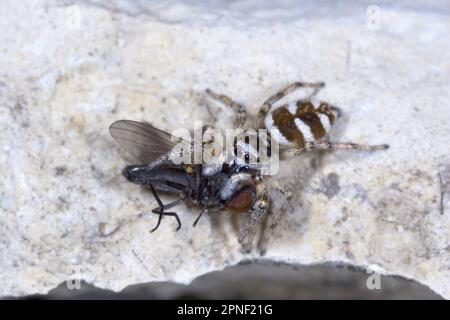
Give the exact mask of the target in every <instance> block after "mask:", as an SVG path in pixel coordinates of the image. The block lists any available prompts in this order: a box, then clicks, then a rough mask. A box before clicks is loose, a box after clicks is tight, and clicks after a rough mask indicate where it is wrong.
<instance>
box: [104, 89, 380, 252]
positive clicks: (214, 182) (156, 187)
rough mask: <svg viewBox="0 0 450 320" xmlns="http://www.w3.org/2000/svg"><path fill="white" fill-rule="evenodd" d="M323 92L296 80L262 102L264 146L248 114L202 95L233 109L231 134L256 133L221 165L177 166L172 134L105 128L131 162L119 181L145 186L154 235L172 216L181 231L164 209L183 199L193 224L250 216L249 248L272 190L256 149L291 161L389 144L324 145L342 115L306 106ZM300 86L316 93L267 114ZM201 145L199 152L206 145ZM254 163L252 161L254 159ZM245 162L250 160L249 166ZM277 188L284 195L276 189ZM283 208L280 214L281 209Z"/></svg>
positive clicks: (130, 124)
mask: <svg viewBox="0 0 450 320" xmlns="http://www.w3.org/2000/svg"><path fill="white" fill-rule="evenodd" d="M323 86H324V84H323V83H303V82H296V83H293V84H291V85H289V86H287V87H285V88H284V89H283V90H281V91H279V92H277V93H276V94H274V95H272V96H270V97H269V98H268V99H267V100H266V101H265V102H264V103H263V104H262V106H261V107H260V109H259V114H258V122H257V128H258V129H267V136H266V137H265V138H264V139H263V140H262V141H264V142H267V143H261V139H260V138H261V137H260V136H259V135H260V134H259V131H254V130H253V131H251V129H250V128H247V127H246V126H245V124H246V118H247V114H246V112H245V110H244V108H243V107H242V106H241V105H240V104H238V103H236V102H234V101H233V100H231V99H230V98H229V97H227V96H225V95H219V94H216V93H214V92H212V91H211V90H207V91H206V92H207V93H208V94H209V95H210V96H211V97H212V98H214V99H216V100H218V101H220V102H222V103H223V104H224V105H226V106H228V107H230V108H231V109H232V110H234V111H235V113H236V116H235V121H234V128H235V129H243V133H242V135H244V136H249V135H251V134H250V132H256V133H252V134H253V135H256V136H257V137H256V138H257V139H251V140H252V143H250V142H249V139H245V140H238V139H237V140H235V141H238V142H235V144H234V150H233V151H234V153H233V155H234V157H232V159H231V161H227V162H224V163H222V164H219V165H217V164H206V163H205V162H200V163H198V164H195V162H194V164H183V163H175V162H174V161H173V158H172V156H173V153H174V151H173V150H174V148H175V146H176V145H177V144H180V143H181V144H183V143H184V142H183V140H182V139H181V138H180V139H172V136H171V134H169V133H167V132H164V131H162V130H159V129H157V128H155V127H153V126H152V125H150V124H148V123H141V122H135V121H131V120H120V121H117V122H114V123H113V124H112V125H111V126H110V132H111V135H112V136H113V137H114V139H115V140H116V141H117V142H118V144H119V145H120V147H122V149H123V150H125V151H126V154H127V160H128V161H130V163H131V164H132V165H129V166H127V167H125V168H124V169H123V171H122V174H123V176H124V177H125V178H126V179H127V180H128V181H131V182H133V183H136V184H139V185H141V186H144V187H148V188H149V189H150V190H151V192H152V193H153V196H154V198H155V200H156V201H157V203H158V207H157V208H155V209H153V210H152V212H153V213H155V214H158V215H159V217H158V222H157V224H156V226H155V227H154V228H153V229H152V232H153V231H155V230H156V229H157V228H158V227H159V225H160V223H161V219H162V217H163V216H172V217H174V218H175V219H176V220H177V222H178V228H177V230H178V229H180V227H181V222H180V219H179V217H178V215H177V214H176V213H175V212H174V211H170V209H171V208H173V207H174V206H176V205H178V204H180V203H182V202H184V201H187V202H189V203H192V204H195V205H199V206H201V211H200V214H199V215H198V217H197V218H196V220H195V222H194V226H195V225H196V224H197V222H198V221H199V219H200V217H201V216H202V215H203V214H204V213H205V212H207V211H208V210H210V209H213V208H214V209H224V210H230V211H238V212H248V221H247V222H246V224H245V225H244V226H243V227H242V228H241V230H240V234H239V242H240V243H241V244H242V246H243V248H244V250H249V249H250V248H251V245H252V242H253V239H254V236H255V234H256V232H257V227H258V226H259V224H260V222H261V221H262V220H263V218H264V217H265V216H266V213H267V211H268V206H269V189H270V188H271V187H274V186H272V185H271V184H270V183H269V181H270V175H268V174H267V173H264V170H262V169H263V166H264V165H263V164H262V163H261V162H260V161H259V158H258V156H257V155H259V154H260V149H261V147H263V148H267V149H270V148H271V147H272V146H273V145H275V144H276V145H279V147H280V151H281V152H285V151H288V152H290V153H291V154H292V153H293V154H296V155H298V154H301V153H303V152H306V151H310V150H331V149H355V150H368V151H373V150H382V149H387V148H388V146H387V145H378V146H367V145H359V144H355V143H332V142H328V141H322V138H324V137H325V136H326V135H327V133H328V132H329V130H330V128H331V125H332V124H333V123H334V122H335V120H336V119H337V118H338V117H339V115H340V111H339V109H338V108H336V107H334V106H331V105H330V104H328V103H325V102H318V103H313V102H312V97H313V96H314V95H315V94H316V93H317V92H318V91H319V89H320V88H322V87H323ZM301 87H303V88H313V89H314V92H313V93H312V94H311V95H309V96H308V97H307V98H304V99H301V100H298V101H296V102H294V103H290V104H285V105H282V106H279V107H277V108H274V109H272V107H273V105H274V104H275V103H276V102H277V101H279V100H280V99H282V98H283V97H284V96H286V95H287V94H289V93H290V92H292V91H293V90H295V89H297V88H301ZM266 138H267V139H266ZM254 141H257V142H256V143H254ZM192 147H193V144H192V143H191V142H188V141H186V144H185V147H184V150H185V151H186V150H190V149H192ZM201 147H202V148H204V145H202V146H201ZM239 152H241V154H242V153H243V154H244V157H243V158H240V157H237V156H236V155H237V154H238V153H239ZM269 156H270V154H269ZM255 157H256V158H258V159H256V160H255V159H254V158H255ZM250 158H253V160H255V161H250ZM278 189H279V190H280V191H281V192H282V193H283V188H282V187H281V188H278ZM158 192H168V193H175V194H178V195H180V198H179V199H177V200H175V201H173V202H170V203H168V204H163V203H162V202H161V200H160V198H159V197H158ZM283 210H285V209H281V210H280V211H283ZM279 213H281V212H279ZM274 220H275V219H274ZM273 227H274V226H271V229H272V228H273ZM263 245H264V243H263Z"/></svg>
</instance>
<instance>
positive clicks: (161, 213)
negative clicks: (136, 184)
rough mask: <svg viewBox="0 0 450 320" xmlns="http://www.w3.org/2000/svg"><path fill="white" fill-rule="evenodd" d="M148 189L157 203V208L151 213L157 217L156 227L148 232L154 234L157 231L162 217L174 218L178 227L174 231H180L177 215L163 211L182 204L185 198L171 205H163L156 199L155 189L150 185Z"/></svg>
mask: <svg viewBox="0 0 450 320" xmlns="http://www.w3.org/2000/svg"><path fill="white" fill-rule="evenodd" d="M150 188H151V190H152V193H153V197H155V200H156V202H157V203H158V207H157V208H155V209H153V210H152V212H153V213H156V214H158V215H159V217H158V223H157V224H156V226H155V227H154V228H153V229H152V230H151V231H150V232H155V231H156V230H157V229H158V227H159V225H160V224H161V220H162V217H163V216H171V217H175V219H176V220H177V222H178V227H177V229H176V230H177V231H178V230H180V228H181V221H180V217H178V215H177V213H176V212H166V211H164V210H166V209H169V208H172V207H174V206H176V205H178V204H180V203H181V202H183V201H184V200H185V199H186V196H184V197H183V198H182V199H178V200H175V201H173V202H171V203H168V204H166V205H164V204H163V203H162V201H161V199H159V197H158V195H157V193H156V191H155V189H154V188H153V186H152V185H150Z"/></svg>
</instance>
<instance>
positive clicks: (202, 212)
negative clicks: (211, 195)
mask: <svg viewBox="0 0 450 320" xmlns="http://www.w3.org/2000/svg"><path fill="white" fill-rule="evenodd" d="M204 213H208V208H206V207H205V208H203V209H202V211H201V212H200V214H199V215H198V216H197V218H195V221H194V223H193V224H192V226H193V227H195V226H196V225H197V222H198V220H200V218H201V217H202V215H203V214H204Z"/></svg>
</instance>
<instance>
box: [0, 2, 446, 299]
mask: <svg viewBox="0 0 450 320" xmlns="http://www.w3.org/2000/svg"><path fill="white" fill-rule="evenodd" d="M420 2H421V3H420ZM420 2H415V4H414V5H412V4H409V2H407V1H400V2H399V1H396V2H395V4H391V3H390V2H382V3H381V4H379V7H378V8H379V10H380V12H379V14H380V17H381V20H379V21H378V20H377V19H375V20H372V17H373V16H372V15H371V14H372V13H371V12H372V11H373V10H375V13H376V8H375V9H374V8H371V10H372V11H371V10H369V16H368V15H367V12H366V10H367V7H368V6H369V5H370V4H371V3H370V2H366V3H364V2H360V1H358V2H354V3H352V2H345V3H340V4H339V5H338V6H337V7H335V6H333V5H332V3H333V2H332V1H330V2H328V1H323V2H320V3H321V5H320V6H318V5H317V2H316V1H311V2H305V3H304V4H303V5H301V6H300V5H296V6H295V8H294V7H293V6H294V4H293V3H294V1H292V3H291V1H282V2H280V3H279V4H278V5H277V4H276V3H275V2H270V4H269V2H267V3H266V4H262V5H260V7H258V8H257V7H256V3H259V1H256V0H255V1H247V2H230V3H228V2H227V3H225V2H224V3H217V2H211V3H209V4H202V5H199V4H194V2H192V3H190V2H183V4H181V3H177V2H170V1H169V2H165V4H161V3H159V2H152V3H147V2H143V1H47V2H41V1H33V2H27V3H24V2H21V1H13V0H8V1H6V0H5V1H2V3H1V4H0V12H1V17H2V19H0V30H2V32H1V33H0V43H1V47H2V49H1V50H0V119H1V122H0V123H1V131H2V135H1V138H0V139H1V146H2V152H1V153H0V170H1V171H0V172H1V175H2V186H1V188H0V228H1V232H0V253H1V255H0V270H1V271H0V295H16V296H17V295H24V294H33V293H45V292H47V291H48V290H50V289H52V288H53V287H55V286H56V285H58V284H59V283H60V282H61V281H63V280H65V279H68V278H71V277H81V278H82V279H84V280H86V281H87V282H89V283H93V284H95V285H96V286H98V287H102V288H109V289H113V290H120V289H122V288H124V287H125V286H127V285H130V284H135V283H142V282H149V281H167V280H171V281H176V282H182V283H187V282H189V281H191V280H192V279H194V278H195V277H197V276H199V275H202V274H204V273H206V272H209V271H212V270H218V269H222V268H224V267H225V266H228V265H232V264H235V263H237V262H239V261H241V260H242V259H251V258H253V257H257V256H258V255H257V253H252V254H249V255H244V254H242V253H241V252H240V251H239V245H238V243H237V234H236V233H237V228H236V223H235V222H236V221H235V220H236V219H234V218H235V217H232V216H229V215H226V214H220V215H212V216H211V217H207V218H203V219H202V220H201V221H200V223H199V225H198V226H197V227H196V228H195V229H193V228H192V227H191V224H192V222H193V220H194V219H195V216H196V214H197V210H196V209H195V208H187V207H183V206H182V207H180V208H179V209H178V212H179V213H180V216H181V219H182V221H183V222H184V224H183V227H182V229H181V230H180V231H179V232H175V231H174V229H175V227H176V225H175V222H174V221H172V220H171V219H165V220H164V221H163V224H162V226H161V228H160V229H159V230H158V232H155V233H152V234H150V233H149V230H150V228H151V227H152V226H153V225H154V224H155V223H156V219H157V217H156V216H155V215H151V214H142V213H143V212H149V211H150V209H151V208H153V207H154V206H155V202H154V200H153V199H152V197H151V195H149V194H148V193H147V192H145V191H142V190H139V189H138V188H137V187H135V186H133V185H130V184H129V183H125V182H124V181H123V180H122V179H121V178H120V170H121V168H122V166H123V165H124V162H123V160H122V159H121V158H120V156H119V155H118V153H117V152H116V148H115V145H114V143H113V141H112V139H111V137H110V136H109V133H108V130H107V128H108V126H109V124H110V123H111V122H113V121H115V120H118V119H122V118H128V119H136V120H146V121H149V122H152V123H154V124H156V125H158V126H159V127H160V128H162V129H167V130H170V129H171V128H173V127H176V128H178V127H186V128H191V127H192V121H193V119H198V120H203V121H204V122H208V121H211V114H210V113H208V112H207V111H206V110H207V108H206V106H207V105H209V107H210V109H212V110H213V112H212V113H213V114H214V113H215V114H218V112H217V110H220V107H219V106H217V105H215V104H212V103H211V101H210V100H207V99H205V95H204V89H205V88H207V87H209V88H212V89H214V90H216V91H219V92H224V93H227V94H229V95H230V96H233V97H235V98H236V99H238V100H239V101H240V102H242V103H243V104H245V105H246V106H247V108H248V110H249V112H250V113H251V114H252V115H255V114H256V112H257V108H258V105H259V104H260V103H261V102H262V101H263V100H264V99H265V98H266V97H267V96H268V95H269V94H272V93H273V92H275V91H276V90H277V89H279V88H281V87H282V86H284V85H286V84H287V83H289V82H291V81H296V80H303V81H325V82H326V83H327V87H326V88H325V89H324V90H323V92H321V93H320V98H321V99H323V100H327V101H330V102H333V103H334V104H336V105H339V106H340V107H341V108H342V109H343V111H344V113H345V116H344V118H343V119H342V120H341V121H340V122H339V123H338V124H337V125H336V127H335V129H334V135H333V140H341V141H344V140H348V141H355V142H361V143H373V144H377V143H386V142H387V143H389V144H390V145H391V148H390V150H389V151H387V152H378V153H374V154H367V153H348V152H347V153H345V152H339V153H334V154H327V155H324V154H321V155H318V154H315V155H307V156H303V157H301V158H296V159H290V160H288V161H286V162H285V164H284V165H283V166H282V170H281V172H280V174H279V175H278V177H279V178H280V181H282V182H283V183H285V184H287V186H288V187H289V188H290V189H291V190H292V191H293V194H294V197H293V200H292V203H293V205H294V208H295V211H294V212H293V213H292V214H288V215H286V216H285V217H283V219H282V221H281V223H280V224H279V226H278V228H277V229H276V230H275V234H274V238H273V239H272V241H271V243H270V244H269V245H268V251H267V255H266V258H267V259H270V260H275V261H283V262H290V263H301V264H310V263H321V262H326V261H333V262H345V263H350V264H353V265H356V266H360V267H363V268H369V269H370V270H374V271H377V272H380V273H383V274H396V275H402V276H404V277H407V278H411V279H415V280H417V281H419V282H420V283H422V284H425V285H427V286H429V287H430V288H431V289H433V290H434V291H436V292H437V293H439V294H441V295H442V296H443V297H445V298H450V241H449V240H450V236H449V232H448V231H449V227H450V189H449V186H450V155H449V151H450V144H449V141H450V140H449V139H450V125H449V117H450V108H449V105H448V104H449V101H450V91H449V90H448V84H449V83H450V73H449V68H450V64H449V61H450V45H449V42H448V39H449V36H450V34H449V31H450V6H449V5H448V4H446V3H445V2H444V1H442V2H440V1H434V2H433V1H432V2H430V1H420ZM78 14H79V15H78ZM293 97H295V95H294V96H291V97H290V99H293ZM222 115H223V117H221V119H220V121H219V125H220V126H221V127H223V128H224V127H226V126H229V125H230V121H229V120H231V114H230V113H229V112H227V111H225V110H223V111H220V116H222ZM228 115H229V116H230V117H228ZM117 226H121V227H120V228H118V229H117ZM111 231H115V232H113V234H111V235H110V236H109V237H104V236H101V235H102V234H108V233H110V232H111Z"/></svg>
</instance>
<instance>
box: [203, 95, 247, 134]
mask: <svg viewBox="0 0 450 320" xmlns="http://www.w3.org/2000/svg"><path fill="white" fill-rule="evenodd" d="M206 93H207V94H208V95H209V96H210V97H212V98H213V99H215V100H217V101H219V102H221V103H222V104H224V105H225V106H227V107H229V108H231V109H233V111H234V112H235V118H234V128H235V129H236V128H244V126H245V122H246V120H247V112H246V111H245V109H244V107H243V106H242V105H240V104H239V103H237V102H235V101H233V100H232V99H231V98H229V97H228V96H226V95H223V94H217V93H215V92H213V91H212V90H210V89H206Z"/></svg>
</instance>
